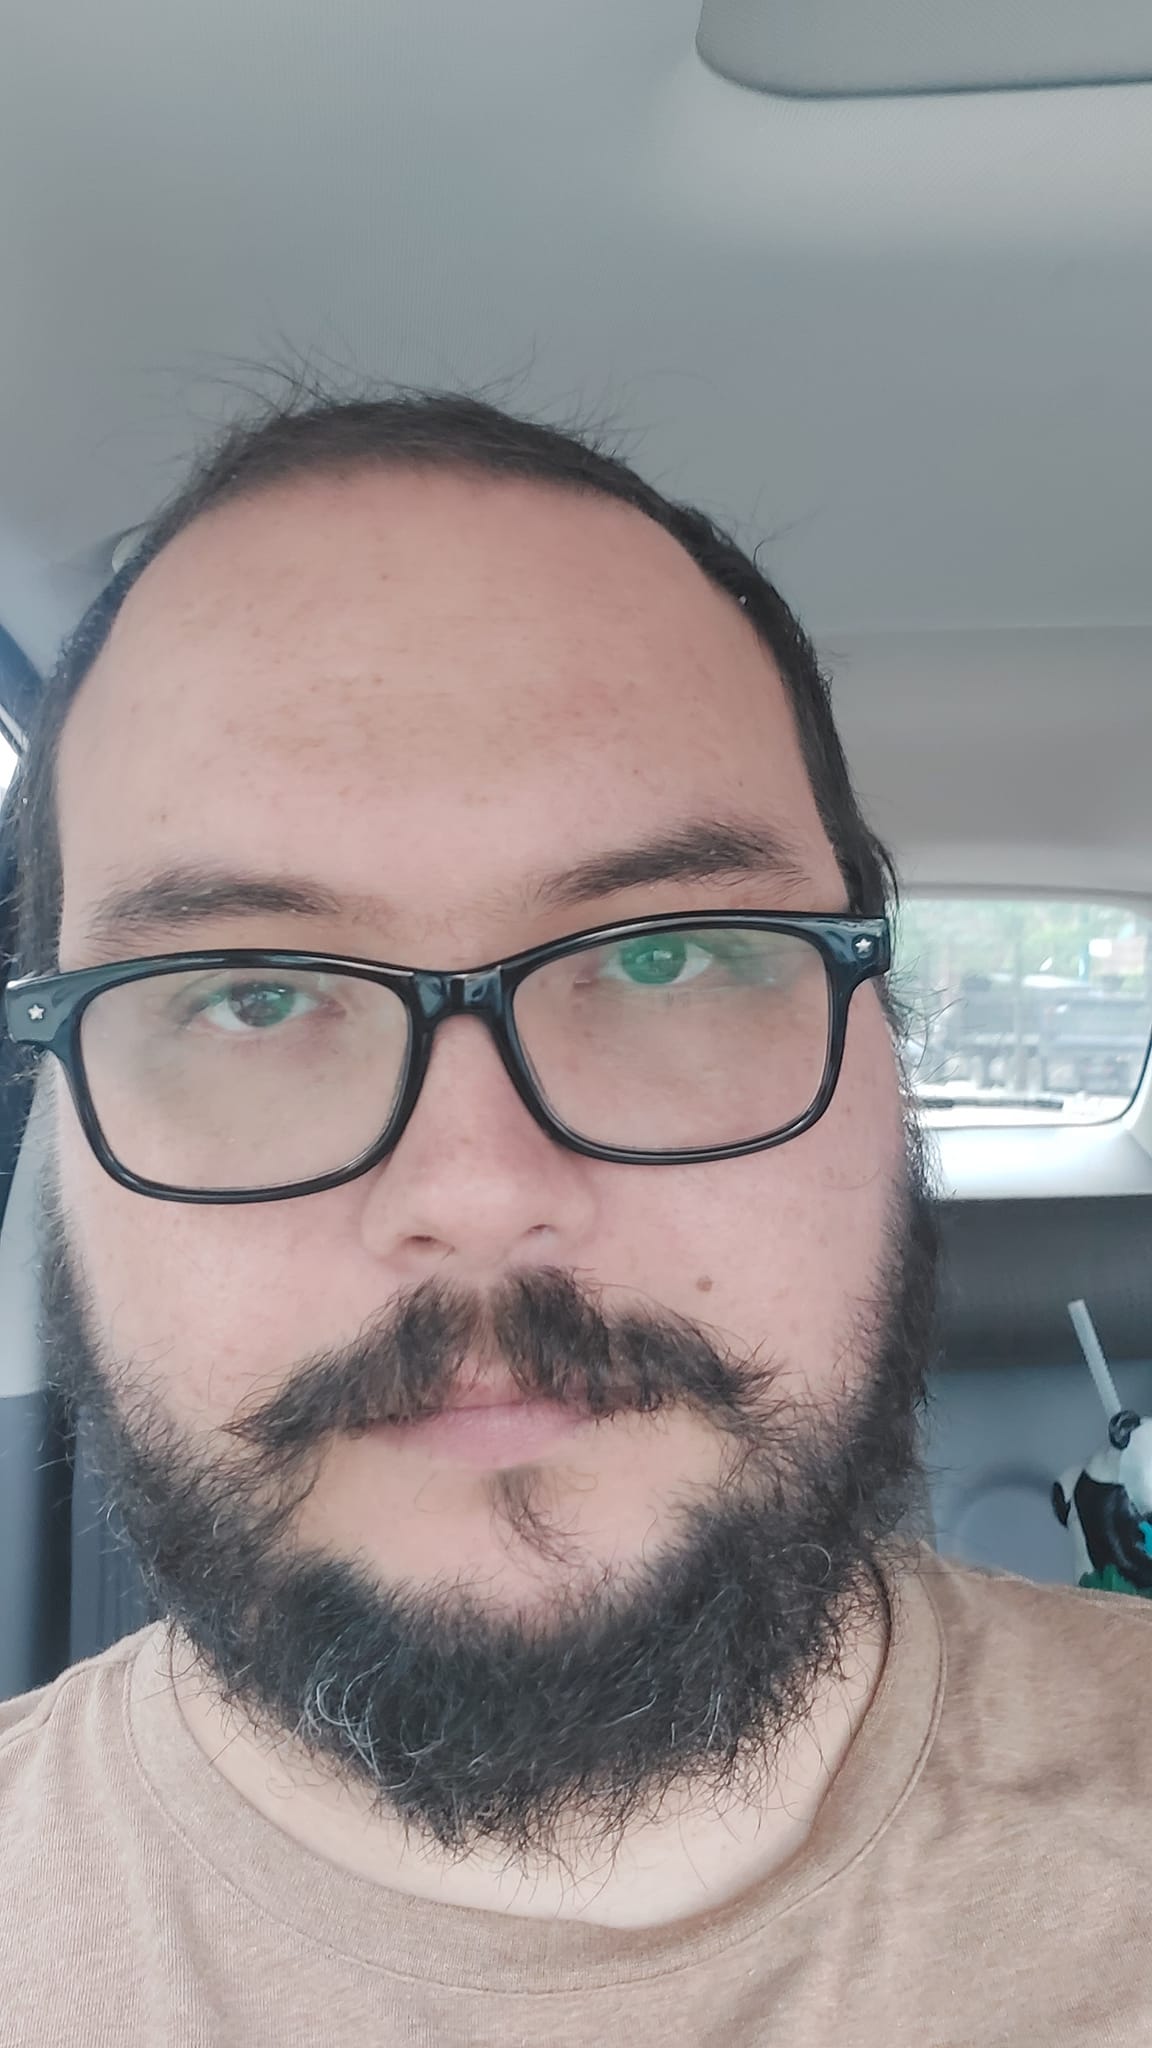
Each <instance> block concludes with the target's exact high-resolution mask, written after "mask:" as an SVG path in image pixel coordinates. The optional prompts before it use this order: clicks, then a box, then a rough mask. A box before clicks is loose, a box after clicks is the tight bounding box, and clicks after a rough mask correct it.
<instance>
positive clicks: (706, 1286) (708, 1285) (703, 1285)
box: [696, 1273, 712, 1294]
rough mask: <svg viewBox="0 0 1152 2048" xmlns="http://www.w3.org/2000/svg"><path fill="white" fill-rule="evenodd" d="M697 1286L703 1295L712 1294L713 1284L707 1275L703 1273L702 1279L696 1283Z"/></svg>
mask: <svg viewBox="0 0 1152 2048" xmlns="http://www.w3.org/2000/svg"><path fill="white" fill-rule="evenodd" d="M696 1286H697V1290H698V1291H699V1293H701V1294H711V1292H712V1282H711V1280H710V1279H709V1277H708V1275H707V1273H701V1275H700V1278H699V1279H698V1281H697V1282H696Z"/></svg>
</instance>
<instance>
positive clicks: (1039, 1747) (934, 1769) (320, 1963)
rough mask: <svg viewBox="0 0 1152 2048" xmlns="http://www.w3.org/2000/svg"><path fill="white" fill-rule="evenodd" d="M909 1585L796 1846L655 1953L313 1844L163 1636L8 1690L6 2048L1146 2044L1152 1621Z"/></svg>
mask: <svg viewBox="0 0 1152 2048" xmlns="http://www.w3.org/2000/svg"><path fill="white" fill-rule="evenodd" d="M888 1590H889V1599H890V1602H891V1606H892V1613H893V1632H892V1638H891V1642H890V1647H889V1651H888V1656H887V1659H886V1662H885V1665H884V1670H883V1673H882V1675H881V1678H880V1682H879V1685H878V1687H877V1690H876V1692H875V1695H874V1697H873V1701H872V1705H871V1707H870V1709H869V1711H868V1713H867V1715H866V1716H865V1719H864V1722H863V1724H862V1726H861V1728H860V1730H859V1732H858V1734H857V1737H856V1740H855V1742H854V1743H853V1745H852V1747H851V1749H850V1750H849V1752H848V1756H847V1758H846V1760H845V1762H844V1764H843V1765H842V1767H841V1769H840V1771H839V1773H838V1774H837V1776H836V1778H835V1779H834V1781H833V1783H832V1785H831V1787H830V1789H829V1791H828V1793H827V1795H826V1797H825V1799H824V1802H823V1804H822V1806H821V1808H820V1811H819V1814H818V1816H817V1820H816V1824H815V1827H814V1829H813V1831H812V1833H811V1834H810V1836H809V1838H808V1840H807V1842H806V1843H805V1845H804V1847H803V1848H802V1849H801V1850H800V1852H799V1853H798V1854H797V1855H796V1856H795V1857H794V1858H793V1859H792V1860H791V1862H789V1863H788V1864H787V1866H786V1867H785V1868H784V1869H782V1870H779V1871H777V1872H776V1873H775V1874H773V1875H772V1876H771V1877H770V1878H768V1879H767V1880H765V1881H763V1882H761V1883H759V1884H757V1885H756V1886H755V1887H754V1888H753V1889H751V1890H750V1891H748V1892H746V1893H744V1894H743V1896H741V1897H740V1898H738V1899H736V1900H735V1901H733V1902H732V1903H730V1904H728V1905H726V1906H724V1907H723V1908H722V1909H720V1910H718V1911H716V1912H712V1913H708V1914H704V1915H701V1916H699V1917H697V1918H695V1919H692V1920H687V1921H681V1922H679V1923H677V1924H675V1925H671V1926H666V1927H660V1928H653V1929H645V1930H642V1931H639V1932H636V1931H628V1932H623V1933H622V1932H617V1931H612V1930H608V1929H605V1928H601V1927H594V1926H589V1925H587V1924H584V1923H580V1922H572V1921H556V1922H540V1921H535V1920H524V1919H515V1918H511V1917H508V1916H505V1915H502V1914H493V1913H483V1912H475V1911H470V1910H469V1909H467V1908H465V1907H457V1906H451V1907H444V1906H438V1905H435V1904H431V1903H429V1902H428V1901H425V1900H419V1899H409V1898H406V1897H404V1896H402V1895H401V1894H399V1893H397V1892H394V1891H390V1890H387V1889H385V1888H383V1887H382V1886H380V1885H376V1884H373V1883H372V1882H370V1881H369V1880H367V1879H365V1878H362V1877H358V1876H354V1875H352V1874H350V1873H349V1872H347V1871H344V1870H342V1869H340V1868H339V1867H337V1866H336V1865H334V1864H331V1863H329V1862H328V1861H327V1860H326V1859H325V1858H323V1857H321V1856H317V1855H315V1854H312V1853H310V1852H309V1851H308V1850H306V1849H303V1848H302V1847H300V1846H299V1845H298V1844H297V1843H296V1842H294V1841H293V1840H291V1839H289V1838H288V1837H287V1836H285V1835H283V1834H282V1833H281V1832H280V1831H279V1829H277V1828H276V1827H275V1826H274V1825H272V1823H271V1822H269V1821H268V1820H266V1819H264V1818H263V1816H262V1815H260V1814H259V1813H257V1812H256V1811H255V1810H254V1809H253V1808H251V1807H250V1806H248V1805H247V1803H246V1802H245V1801H244V1800H243V1799H242V1798H241V1797H240V1795H239V1794H238V1793H237V1792H235V1791H234V1790H233V1789H232V1788H231V1787H230V1786H229V1785H228V1784H227V1782H226V1781H225V1780H224V1779H223V1778H222V1777H221V1776H220V1775H219V1774H218V1772H216V1771H215V1770H214V1769H213V1767H212V1765H211V1764H210V1763H209V1762H208V1760H207V1758H206V1757H205V1755H204V1754H203V1752H202V1751H201V1750H200V1748H199V1746H198V1744H197V1743H196V1741H195V1740H194V1738H193V1736H192V1735H191V1733H190V1732H189V1730H188V1728H187V1726H186V1724H185V1722H184V1720H183V1718H182V1717H181V1715H180V1712H179V1709H178V1707H177V1705H176V1702H175V1698H174V1695H173V1694H172V1691H171V1688H170V1686H169V1685H168V1684H166V1683H159V1684H157V1683H156V1682H155V1680H153V1681H152V1682H151V1683H150V1682H149V1681H148V1680H147V1678H146V1675H145V1674H146V1670H147V1667H148V1664H149V1662H150V1658H151V1655H152V1654H155V1650H156V1644H157V1639H158V1637H159V1636H160V1635H162V1633H163V1625H162V1624H160V1623H157V1624H154V1625H153V1627H151V1628H148V1629H142V1630H140V1631H139V1632H138V1633H137V1634H135V1635H133V1636H130V1637H128V1638H127V1639H126V1640H125V1641H123V1642H120V1643H117V1644H116V1645H115V1647H114V1648H112V1649H111V1650H108V1651H106V1652H105V1653H104V1654H103V1655H101V1656H99V1657H94V1658H90V1659H89V1660H87V1661H86V1662H84V1663H81V1664H77V1665H73V1666H72V1667H71V1669H70V1670H68V1671H66V1672H65V1673H64V1674H63V1675H62V1676H61V1677H60V1678H59V1679H57V1680H56V1682H55V1684H53V1685H51V1686H46V1687H43V1688H41V1689H40V1690H39V1691H37V1692H33V1693H26V1694H24V1695H23V1696H22V1697H21V1698H19V1699H15V1700H9V1701H6V1702H0V2048H66V2044H67V2048H73V2044H74V2048H106V2044H107V2048H113V2044H114V2048H351V2044H353V2043H355V2044H356V2048H392V2044H394V2043H395V2044H399V2043H405V2044H413V2043H414V2044H419V2048H519V2044H531V2048H577V2044H579V2048H584V2044H587V2048H593V2044H594V2048H615V2044H617V2043H623V2044H626V2048H689V2044H691V2048H769V2044H771V2048H976V2044H979V2048H1001V2044H1003V2048H1009V2044H1011V2048H1150V2044H1152V1740H1150V1739H1149V1734H1148V1730H1147V1729H1146V1728H1145V1724H1144V1706H1145V1703H1146V1700H1147V1697H1148V1691H1149V1683H1150V1679H1152V1603H1149V1602H1147V1601H1143V1600H1139V1599H1132V1598H1130V1597H1127V1596H1121V1595H1119V1594H1113V1593H1098V1592H1087V1591H1083V1592H1082V1591H1080V1590H1078V1589H1074V1588H1071V1587H1067V1588H1065V1587H1046V1586H1037V1585H1034V1584H1032V1583H1031V1582H1029V1581H1028V1580H1025V1579H1020V1578H1015V1577H1010V1576H1008V1575H1006V1574H1002V1573H991V1572H983V1571H975V1570H972V1569H969V1568H965V1567H960V1566H957V1565H955V1564H951V1563H948V1562H946V1561H945V1560H943V1559H940V1558H937V1557H936V1556H935V1555H934V1553H933V1552H932V1551H931V1550H930V1549H928V1548H927V1547H923V1546H917V1547H915V1548H908V1549H906V1550H905V1551H904V1553H903V1555H902V1559H901V1563H900V1567H899V1569H898V1571H897V1572H896V1573H895V1574H894V1575H893V1577H892V1578H891V1580H890V1581H889V1588H888ZM142 1653H143V1654H142Z"/></svg>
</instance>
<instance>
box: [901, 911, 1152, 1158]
mask: <svg viewBox="0 0 1152 2048" xmlns="http://www.w3.org/2000/svg"><path fill="white" fill-rule="evenodd" d="M896 988H897V992H898V993H899V994H900V996H901V998H902V999H903V1001H904V1002H905V1004H906V1006H907V1016H908V1031H909V1042H910V1069H911V1073H912V1078H913V1082H914V1085H915V1088H916V1092H917V1095H918V1097H919V1100H920V1104H921V1107H922V1108H923V1109H924V1110H925V1111H926V1112H928V1113H929V1114H930V1116H931V1117H932V1120H933V1121H936V1120H939V1121H941V1122H942V1123H945V1124H948V1123H965V1124H983V1123H987V1124H994V1123H1022V1122H1026V1123H1036V1122H1043V1123H1068V1122H1071V1123H1081V1124H1083V1123H1104V1122H1106V1121H1107V1120H1108V1119H1110V1118H1112V1117H1116V1116H1120V1115H1121V1114H1122V1113H1123V1111H1124V1110H1125V1109H1126V1108H1127V1107H1128V1105H1129V1103H1130V1102H1131V1101H1132V1098H1133V1096H1134V1095H1135V1093H1136V1089H1137V1088H1138V1086H1139V1084H1140V1077H1141V1075H1142V1073H1143V1071H1144V1066H1145V1062H1146V1060H1147V1057H1148V1044H1149V1038H1150V1036H1152V919H1150V918H1149V916H1148V915H1147V914H1146V913H1144V912H1142V911H1140V910H1138V909H1135V908H1132V907H1130V906H1124V905H1121V904H1115V903H1111V904H1109V903H1101V902H1087V901H1084V902H1076V901H1070V900H1069V899H1067V898H1061V899H1059V900H1047V901H1044V900H1040V899H1037V898H1023V897H990V896H987V895H985V896H980V897H976V896H967V897H965V896H947V897H943V896H935V897H929V896H910V897H908V898H907V899H906V900H905V902H904V903H903V904H902V905H901V908H900V912H899V916H898V919H897V937H896Z"/></svg>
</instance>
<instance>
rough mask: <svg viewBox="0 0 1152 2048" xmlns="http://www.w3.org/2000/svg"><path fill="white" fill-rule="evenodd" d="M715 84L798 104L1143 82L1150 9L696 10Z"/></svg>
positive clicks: (817, 1)
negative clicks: (874, 96) (715, 74)
mask: <svg viewBox="0 0 1152 2048" xmlns="http://www.w3.org/2000/svg"><path fill="white" fill-rule="evenodd" d="M696 47H697V50H698V51H699V53H700V55H701V57H702V58H703V59H704V62H705V63H706V64H708V65H709V66H710V67H711V68H712V70H713V71H718V72H719V73H720V76H721V77H722V78H727V79H730V80H731V81H732V82H733V83H734V84H736V85H744V86H750V87H752V88H753V89H754V90H756V91H758V92H765V93H780V94H786V95H788V96H791V97H803V98H837V99H843V98H853V97H856V96H860V95H865V94H884V93H939V92H990V91H998V90H1000V91H1002V90H1007V89H1012V88H1021V87H1029V86H1076V85H1116V84H1123V83H1133V82H1136V81H1141V80H1148V79H1152V8H1150V7H1149V6H1148V5H1147V0H1094V5H1092V6H1090V7H1086V6H1085V5H1084V0H950V4H948V5H945V6H933V5H930V4H928V0H704V7H703V11H702V14H701V17H700V29H699V33H698V36H697V39H696Z"/></svg>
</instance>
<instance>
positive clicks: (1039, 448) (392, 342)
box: [0, 0, 1152, 894]
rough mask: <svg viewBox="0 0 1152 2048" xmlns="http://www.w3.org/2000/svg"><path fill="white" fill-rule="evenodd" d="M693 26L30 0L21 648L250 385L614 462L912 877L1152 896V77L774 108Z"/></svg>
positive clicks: (11, 256) (626, 1) (541, 4)
mask: <svg viewBox="0 0 1152 2048" xmlns="http://www.w3.org/2000/svg"><path fill="white" fill-rule="evenodd" d="M698 15H699V9H698V4H697V0H578V4H574V0H567V4H565V5H564V6H563V7H561V6H559V5H557V4H556V0H487V4H485V5H480V4H479V0H328V4H326V5H325V6H323V7H310V8H302V7H299V6H298V5H296V4H295V0H227V4H225V0H200V4H198V5H196V6H192V5H185V6H183V7H181V8H179V9H177V8H175V7H171V6H169V7H157V6H156V5H155V4H154V0H105V4H104V5H103V6H102V7H101V8H99V9H93V8H91V7H88V6H83V5H81V4H80V0H57V5H56V6H54V7H43V6H41V5H39V4H38V0H16V5H15V6H14V7H10V8H9V9H8V10H7V11H6V14H5V20H4V24H3V31H2V43H0V50H2V56H0V274H2V276H3V280H4V292H3V313H2V316H0V392H2V393H3V398H2V399H0V622H2V623H3V624H4V625H5V626H6V627H7V628H8V630H9V631H10V632H11V633H12V634H13V636H14V637H15V638H16V640H17V641H18V642H20V643H21V644H22V645H23V647H24V648H25V649H26V651H27V652H28V653H29V654H30V655H31V656H32V658H33V659H34V660H35V661H36V662H38V663H39V664H40V665H41V666H43V665H45V664H46V663H47V662H48V661H49V660H50V659H51V657H52V654H53V651H54V649H55V647H56V645H57V643H58V641H59V638H60V636H61V634H62V633H63V632H64V631H66V630H67V628H68V627H69V626H70V625H71V624H72V623H73V621H74V620H75V618H76V617H77V616H78V614H79V611H80V609H81V608H82V606H83V604H84V603H85V601H86V600H87V598H88V597H89V596H90V595H91V594H92V593H93V592H94V591H95V589H96V588H97V587H98V585H99V583H100V581H101V580H102V579H103V576H104V575H105V574H106V573H107V568H108V562H109V556H110V549H111V546H112V544H113V542H114V540H115V537H116V536H117V535H118V534H119V533H121V532H122V531H123V530H124V529H125V528H128V527H131V526H133V525H134V524H136V523H138V522H140V521H142V520H143V519H145V518H146V517H147V516H148V514H149V512H150V510H151V509H152V508H153V507H154V506H155V504H156V503H157V502H158V501H159V500H160V499H161V498H162V497H163V496H164V495H166V493H167V492H168V491H169V490H171V488H172V487H173V485H174V484H175V482H176V481H177V479H178V477H179V473H180V467H181V464H182V462H183V461H184V459H185V458H186V456H187V453H188V451H189V449H190V448H191V446H192V445H193V443H194V442H195V441H196V439H197V438H198V437H200V436H202V435H203V434H204V433H205V432H206V431H208V430H209V429H210V428H211V427H212V426H213V424H214V423H215V422H216V421H217V420H219V419H220V418H221V417H222V416H223V415H224V414H226V413H231V412H235V411H236V410H239V409H242V407H243V405H244V402H245V392H246V390H250V389H251V388H252V387H253V385H254V383H256V382H258V376H257V373H256V372H255V371H254V370H253V368H252V365H253V364H258V363H260V362H265V361H272V362H282V363H289V364H291V363H295V362H298V361H300V360H301V359H303V360H306V361H308V362H310V363H312V364H313V365H314V366H315V367H317V368H319V369H321V370H322V371H324V372H326V373H327V374H329V375H330V376H333V377H334V378H336V379H337V381H339V382H342V383H347V384H354V383H355V381H356V378H357V376H358V375H363V374H369V375H373V376H376V377H391V378H396V379H398V380H400V381H411V382H416V383H428V384H433V385H447V386H451V387H453V388H460V387H462V386H464V387H469V388H483V389H486V390H487V391H488V392H489V393H490V394H491V395H492V396H494V397H495V398H497V399H498V400H503V401H504V402H507V403H508V404H509V405H511V406H512V407H513V409H515V408H517V407H523V408H526V409H529V410H532V411H534V412H537V413H540V414H542V415H544V416H546V417H550V418H558V419H561V420H563V419H571V418H579V419H585V420H589V421H597V422H605V423H606V424H607V425H608V426H609V427H610V428H613V429H615V430H618V431H622V432H623V434H624V436H625V449H626V452H628V453H630V454H631V456H632V458H633V459H634V460H635V461H636V462H637V464H638V466H639V467H640V468H641V469H642V470H644V471H645V472H646V473H647V474H648V475H649V476H650V477H652V478H653V480H654V481H656V482H657V483H659V484H660V485H661V487H662V488H664V489H665V490H668V491H670V492H671V493H673V494H675V495H679V496H684V497H688V498H691V499H693V500H695V501H696V502H699V503H702V504H704V505H705V506H706V507H707V508H708V509H709V510H711V511H712V512H713V513H715V514H716V515H717V516H719V517H720V518H721V519H722V520H724V521H726V522H727V523H729V524H731V525H733V526H734V527H735V529H736V531H737V532H738V534H739V535H740V537H741V539H743V540H744V541H745V542H746V543H755V542H758V541H763V542H765V552H764V557H763V559H764V561H765V564H766V566H767V567H768V568H769V569H770V571H771V573H772V574H773V575H774V576H775V577H776V579H777V581H778V582H779V583H780V584H781V586H782V588H783V589H784V591H785V593H786V595H788V596H789V598H790V599H791V600H792V601H793V602H794V603H795V604H796V605H797V607H798V608H799V610H800V611H801V614H802V616H803V617H804V619H805V622H806V624H807V625H808V626H809V628H810V629H811V630H812V631H813V632H814V634H815V636H816V638H817V641H818V643H819V645H820V648H821V651H822V653H823V654H824V655H825V657H826V659H827V660H828V662H829V665H830V666H831V668H832V670H833V674H834V678H835V689H836V698H837V705H838V709H839V711H840V715H841V718H842V722H843V726H844V731H845V736H846V739H847V741H848V744H849V747H850V751H851V753H852V758H853V764H854V767H855V769H856V773H857V777H858V780H859V781H860V784H861V787H862V791H863V794H864V796H865V799H866V800H868V801H870V802H871V803H872V806H873V809H874V811H875V813H876V815H877V818H878V822H880V823H881V825H882V826H883V828H884V829H885V830H887V831H888V832H889V833H890V835H891V837H892V838H893V840H894V841H895V844H896V848H897V852H898V855H899V856H900V857H901V858H902V860H903V863H904V866H905V869H906V871H907V872H909V873H910V875H911V876H912V878H913V879H923V880H949V879H950V880H955V881H965V880H969V881H985V882H993V881H997V880H1005V881H1017V882H1020V883H1030V884H1033V885H1036V884H1041V883H1050V884H1051V885H1052V886H1066V887H1076V886H1078V885H1080V884H1082V883H1084V884H1087V883H1090V884H1091V886H1093V887H1100V888H1106V889H1113V890H1116V889H1121V890H1130V891H1133V892H1139V893H1143V894H1152V805H1150V804H1149V801H1148V798H1149V795H1150V794H1152V772H1150V769H1152V693H1150V690H1149V681H1148V678H1149V672H1150V658H1152V587H1150V579H1149V574H1148V561H1149V530H1150V519H1149V511H1150V498H1152V483H1150V479H1152V408H1150V404H1149V363H1150V361H1152V349H1150V342H1152V205H1150V204H1149V200H1150V196H1152V85H1149V86H1122V87H1110V88H1099V89H1086V90H1080V91H1037V92H1031V93H1029V92H1011V93H994V94H957V95H952V96H947V97H935V98H919V99H918V98H908V99H896V100H884V99H870V100H864V101H855V102H854V101H843V100H841V101H835V102H819V101H807V102H798V101H786V100H780V99H774V98H771V97H768V96H764V95H760V94H757V93H754V92H749V91H745V90H743V89H741V88H739V87H737V86H734V85H731V84H728V83H726V82H725V81H723V80H722V79H720V78H719V77H717V76H716V75H715V74H714V73H713V72H711V71H710V70H709V69H708V68H707V67H706V66H705V65H704V64H703V62H702V61H701V60H700V58H699V57H698V56H697V54H696V51H695V47H694V37H695V32H696V28H697V23H698Z"/></svg>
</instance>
